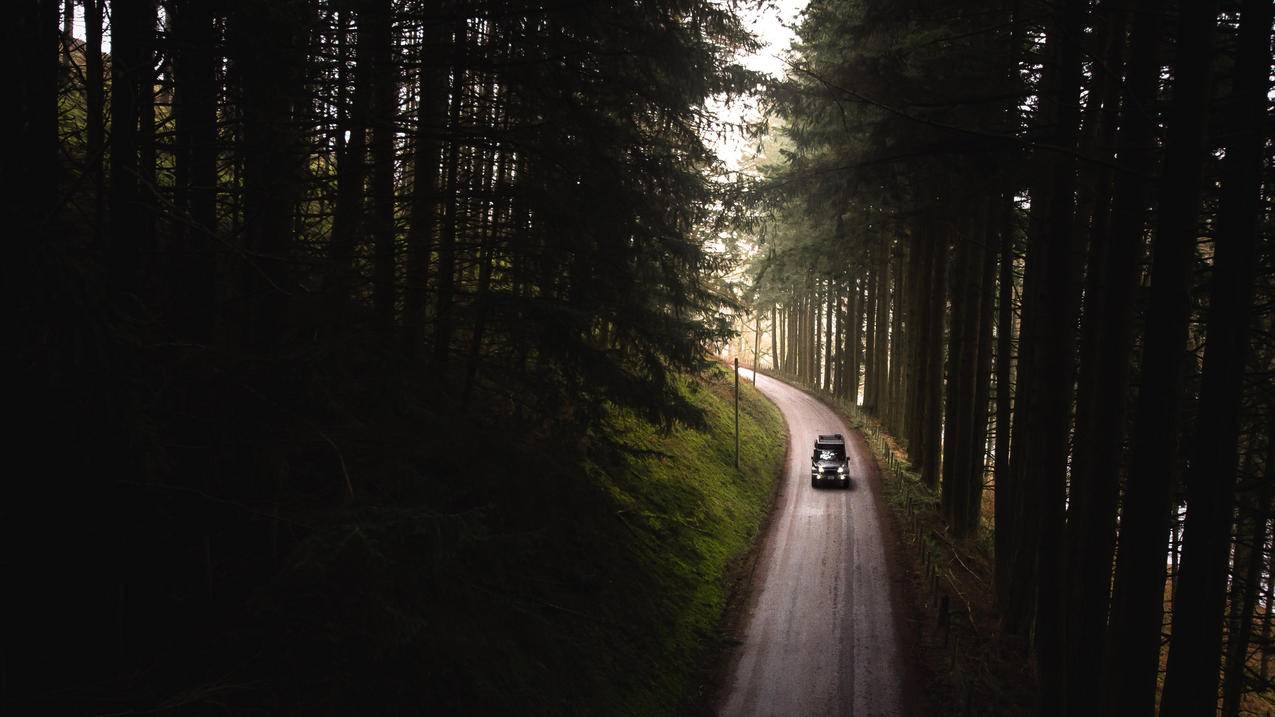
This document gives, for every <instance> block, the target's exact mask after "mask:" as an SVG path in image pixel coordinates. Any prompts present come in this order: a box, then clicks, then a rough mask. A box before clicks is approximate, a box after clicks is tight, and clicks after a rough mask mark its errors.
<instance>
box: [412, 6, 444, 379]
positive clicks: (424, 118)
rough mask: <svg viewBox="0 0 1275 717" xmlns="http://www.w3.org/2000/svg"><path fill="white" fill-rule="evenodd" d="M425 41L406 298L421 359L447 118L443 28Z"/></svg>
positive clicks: (414, 344)
mask: <svg viewBox="0 0 1275 717" xmlns="http://www.w3.org/2000/svg"><path fill="white" fill-rule="evenodd" d="M425 32H426V33H427V37H426V38H425V39H424V40H422V46H421V69H420V88H419V93H420V97H419V98H418V100H417V101H418V105H417V112H416V146H415V150H414V152H413V155H412V176H413V179H412V206H411V218H410V220H409V224H408V230H407V280H406V282H405V286H404V289H405V296H404V313H403V325H404V341H405V344H406V352H405V353H406V355H407V357H408V358H409V359H410V358H416V357H418V356H419V355H420V353H421V349H422V346H423V344H424V342H425V303H426V297H427V291H426V290H427V289H428V286H429V259H430V254H431V253H432V252H433V250H434V232H435V229H436V227H437V225H438V216H437V211H438V195H439V186H438V175H439V162H440V161H441V154H442V141H441V135H440V133H441V128H442V126H443V121H444V118H445V117H446V116H447V96H446V82H447V79H446V73H445V70H444V66H445V64H446V61H445V59H444V57H443V52H442V50H443V49H444V48H445V43H444V42H443V41H442V40H441V38H436V37H435V38H431V37H429V36H428V33H431V32H433V33H434V34H435V35H438V34H441V32H440V29H439V28H434V27H426V28H425Z"/></svg>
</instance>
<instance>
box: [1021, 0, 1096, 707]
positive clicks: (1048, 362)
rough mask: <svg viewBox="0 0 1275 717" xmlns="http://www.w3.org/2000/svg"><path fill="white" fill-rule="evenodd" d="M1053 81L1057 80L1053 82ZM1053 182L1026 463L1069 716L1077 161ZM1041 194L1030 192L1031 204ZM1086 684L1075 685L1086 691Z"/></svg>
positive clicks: (1049, 110)
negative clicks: (1068, 513)
mask: <svg viewBox="0 0 1275 717" xmlns="http://www.w3.org/2000/svg"><path fill="white" fill-rule="evenodd" d="M1086 7H1087V4H1086V3H1085V2H1083V1H1082V0H1068V1H1067V2H1064V3H1062V4H1061V5H1060V6H1058V7H1057V9H1056V10H1055V12H1056V18H1055V19H1054V21H1053V22H1054V26H1053V30H1054V32H1053V34H1052V36H1051V37H1050V38H1049V39H1047V40H1046V42H1047V44H1048V43H1049V42H1050V40H1052V45H1053V47H1052V52H1051V51H1049V49H1047V50H1046V56H1047V57H1051V58H1053V63H1054V66H1053V70H1052V72H1051V70H1050V65H1049V64H1048V63H1047V64H1046V68H1045V78H1044V79H1042V90H1041V112H1042V115H1043V116H1044V117H1045V118H1046V126H1049V125H1050V123H1051V121H1052V125H1053V132H1052V136H1051V137H1050V140H1051V142H1052V143H1053V144H1054V145H1056V146H1059V147H1066V148H1069V149H1070V148H1072V147H1074V146H1075V145H1076V140H1077V134H1078V132H1079V129H1080V127H1079V125H1080V110H1079V102H1080V84H1081V78H1082V70H1081V52H1080V47H1079V45H1078V43H1077V42H1075V41H1074V40H1073V38H1078V37H1080V36H1081V33H1082V28H1083V23H1084V17H1085V9H1086ZM1050 75H1053V77H1052V78H1050V77H1049V76H1050ZM1048 164H1049V169H1048V171H1049V176H1048V177H1047V178H1045V179H1044V181H1043V182H1042V186H1043V187H1044V188H1045V192H1043V193H1042V194H1041V196H1040V199H1041V200H1043V201H1045V202H1047V203H1048V205H1047V212H1048V215H1047V220H1046V222H1045V223H1044V224H1042V225H1040V229H1041V230H1042V236H1040V237H1039V244H1037V245H1036V248H1037V250H1038V251H1042V252H1043V253H1044V257H1043V258H1044V272H1043V273H1042V275H1041V278H1042V280H1043V281H1042V286H1041V288H1040V295H1039V298H1038V301H1039V306H1040V309H1041V313H1040V318H1041V323H1040V330H1039V332H1038V333H1037V334H1036V336H1037V337H1038V339H1039V342H1040V343H1039V346H1040V350H1039V352H1038V354H1037V357H1038V363H1037V369H1036V371H1035V373H1034V374H1033V376H1032V379H1033V381H1032V383H1031V384H1030V388H1029V390H1031V391H1033V392H1034V393H1036V394H1037V395H1038V399H1037V401H1036V402H1035V406H1034V412H1033V415H1032V416H1031V417H1029V419H1028V428H1029V432H1028V435H1027V441H1028V444H1027V460H1028V463H1027V465H1028V470H1029V471H1030V473H1031V475H1032V478H1033V482H1035V483H1036V484H1037V487H1036V489H1035V490H1034V491H1032V492H1034V493H1035V494H1036V498H1037V500H1039V505H1038V507H1037V508H1036V509H1035V511H1034V512H1035V513H1036V514H1037V515H1038V516H1039V519H1040V522H1039V530H1040V537H1039V552H1038V556H1037V561H1038V564H1039V568H1038V584H1037V593H1036V605H1037V612H1036V660H1037V665H1038V668H1039V670H1040V675H1041V696H1040V705H1041V707H1042V710H1041V712H1042V714H1057V715H1064V714H1068V709H1067V698H1068V695H1069V694H1070V692H1071V688H1070V685H1069V682H1068V679H1067V673H1066V667H1067V662H1066V653H1065V650H1066V642H1065V640H1066V631H1065V620H1066V612H1065V605H1064V603H1063V599H1062V597H1063V592H1064V589H1065V582H1064V574H1063V570H1062V559H1063V546H1064V540H1063V533H1064V530H1065V527H1066V526H1065V515H1064V510H1065V506H1066V501H1067V448H1068V438H1069V436H1068V428H1069V425H1070V421H1071V403H1072V375H1073V371H1074V367H1075V364H1074V361H1073V356H1074V352H1075V332H1074V326H1075V311H1076V305H1075V302H1074V301H1073V295H1074V278H1073V276H1074V269H1075V259H1074V250H1073V246H1074V245H1075V243H1076V242H1077V241H1078V239H1077V237H1075V236H1073V230H1074V228H1075V227H1074V225H1073V224H1072V217H1073V215H1074V213H1075V189H1076V175H1075V172H1076V160H1075V156H1074V155H1070V154H1063V153H1058V154H1055V155H1053V156H1052V157H1050V158H1049V160H1048ZM1035 198H1036V194H1035V193H1033V199H1035ZM1083 688H1084V686H1078V689H1083Z"/></svg>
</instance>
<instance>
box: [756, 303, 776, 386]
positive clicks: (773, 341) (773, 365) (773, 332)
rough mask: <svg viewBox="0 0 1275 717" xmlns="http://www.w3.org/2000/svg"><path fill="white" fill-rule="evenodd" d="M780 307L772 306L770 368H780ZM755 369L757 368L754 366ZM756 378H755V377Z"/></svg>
mask: <svg viewBox="0 0 1275 717" xmlns="http://www.w3.org/2000/svg"><path fill="white" fill-rule="evenodd" d="M778 362H779V307H778V306H776V305H774V304H771V306H770V367H771V368H772V369H778V368H779V363H778ZM753 368H754V369H756V368H757V367H756V366H754V367H753ZM754 378H755V377H754Z"/></svg>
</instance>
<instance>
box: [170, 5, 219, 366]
mask: <svg viewBox="0 0 1275 717" xmlns="http://www.w3.org/2000/svg"><path fill="white" fill-rule="evenodd" d="M213 19H214V18H213V11H212V4H211V3H210V1H209V0H185V1H184V2H182V3H180V4H179V5H178V8H177V16H176V18H175V20H174V23H175V34H176V39H175V43H174V44H175V45H176V48H177V49H176V54H177V56H176V57H175V58H174V61H173V65H174V73H175V77H174V83H173V84H174V92H175V97H174V106H173V113H174V115H175V118H176V123H177V130H176V131H177V145H178V152H177V157H176V173H177V174H176V176H177V179H176V184H177V187H176V190H177V192H178V194H177V196H179V197H180V200H179V201H177V202H176V204H177V210H178V211H179V212H180V213H182V214H184V216H185V221H184V222H183V223H180V224H179V225H178V226H179V227H180V229H179V230H178V232H177V236H176V237H175V238H176V240H177V241H178V242H179V246H178V247H177V248H176V249H175V252H174V253H175V254H176V256H177V257H178V259H177V264H178V266H177V270H176V272H175V274H176V276H175V277H174V279H175V281H176V282H177V283H176V285H175V286H174V287H173V290H172V291H171V292H170V294H171V296H172V297H173V299H174V301H175V302H176V303H177V305H178V306H177V308H176V313H177V326H178V327H180V329H181V331H182V332H184V334H185V335H186V336H188V337H190V338H191V339H192V340H193V341H196V342H207V341H209V340H210V339H211V337H212V329H213V310H214V303H215V301H216V276H217V272H216V257H217V244H216V236H217V84H216V81H217V80H216V73H215V69H214V52H215V47H214V35H213Z"/></svg>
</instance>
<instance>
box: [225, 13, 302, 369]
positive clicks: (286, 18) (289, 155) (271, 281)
mask: <svg viewBox="0 0 1275 717" xmlns="http://www.w3.org/2000/svg"><path fill="white" fill-rule="evenodd" d="M236 12H237V14H236V17H235V25H236V27H235V28H234V32H235V35H236V40H237V43H238V59H239V63H240V69H241V77H242V82H243V147H242V153H243V157H244V168H243V194H244V226H243V234H244V243H245V248H246V250H247V251H246V255H247V256H248V257H250V259H249V261H248V262H247V263H248V265H247V266H245V267H243V269H242V273H243V275H244V276H245V286H246V288H247V296H248V300H249V302H250V308H249V311H250V314H249V321H248V333H247V339H248V342H249V345H251V346H252V347H253V348H255V349H256V350H258V351H263V352H270V351H272V350H273V348H274V347H275V346H276V345H277V344H278V343H279V341H280V339H281V338H282V337H281V335H280V334H281V331H282V329H283V315H284V310H285V305H286V303H287V301H288V298H289V297H290V296H292V295H293V294H294V293H295V286H294V285H293V271H292V256H291V252H292V238H293V237H292V228H293V210H294V208H295V205H296V202H297V201H298V199H299V191H298V186H297V185H298V177H299V174H300V167H301V155H300V152H299V151H298V150H297V146H296V144H297V137H296V135H295V132H294V131H293V129H292V128H291V125H292V105H293V100H294V97H293V95H292V93H293V92H296V91H297V88H299V87H300V86H301V77H302V74H303V73H302V69H303V57H301V56H300V52H299V42H298V40H299V38H300V37H302V36H304V33H303V29H304V26H305V23H306V19H305V12H306V10H305V9H304V8H302V7H301V6H300V4H299V3H298V2H296V0H292V1H290V2H285V3H279V2H275V1H274V0H269V1H267V0H254V2H251V3H246V4H241V5H239V6H238V7H237V8H236Z"/></svg>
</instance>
